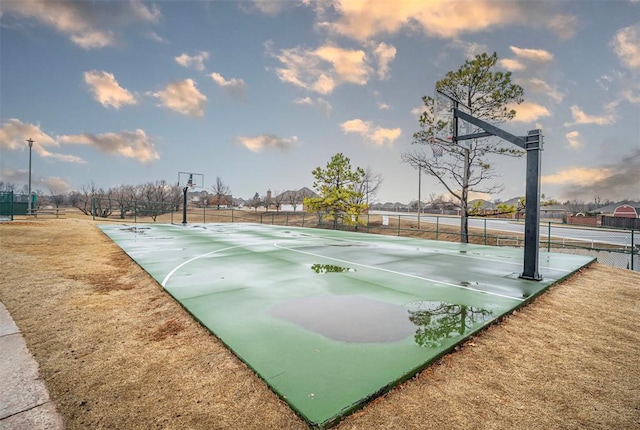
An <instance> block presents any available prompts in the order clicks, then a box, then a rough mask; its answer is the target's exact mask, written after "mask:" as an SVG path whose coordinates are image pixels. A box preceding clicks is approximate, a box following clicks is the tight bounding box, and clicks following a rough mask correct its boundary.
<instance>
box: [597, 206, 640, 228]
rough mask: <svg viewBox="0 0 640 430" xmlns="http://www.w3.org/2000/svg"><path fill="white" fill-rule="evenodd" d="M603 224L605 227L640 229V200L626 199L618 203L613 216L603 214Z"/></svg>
mask: <svg viewBox="0 0 640 430" xmlns="http://www.w3.org/2000/svg"><path fill="white" fill-rule="evenodd" d="M601 209H602V208H600V209H599V210H601ZM602 225H603V226H605V227H617V228H631V229H636V230H637V229H640V202H629V201H625V202H620V203H618V204H617V205H615V207H614V209H613V214H612V216H607V215H603V216H602Z"/></svg>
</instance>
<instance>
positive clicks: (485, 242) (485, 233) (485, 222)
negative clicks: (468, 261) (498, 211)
mask: <svg viewBox="0 0 640 430" xmlns="http://www.w3.org/2000/svg"><path fill="white" fill-rule="evenodd" d="M484 244H485V245H486V244H487V219H486V218H485V219H484Z"/></svg>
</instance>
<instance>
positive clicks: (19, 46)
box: [0, 0, 640, 203]
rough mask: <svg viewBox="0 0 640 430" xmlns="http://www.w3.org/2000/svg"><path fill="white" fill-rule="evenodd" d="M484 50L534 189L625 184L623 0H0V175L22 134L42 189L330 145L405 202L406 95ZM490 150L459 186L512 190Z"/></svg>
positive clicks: (295, 166) (15, 164) (237, 170)
mask: <svg viewBox="0 0 640 430" xmlns="http://www.w3.org/2000/svg"><path fill="white" fill-rule="evenodd" d="M484 52H486V53H488V54H492V53H493V52H496V53H497V55H498V57H499V62H498V64H497V65H496V68H495V71H502V72H512V80H513V81H514V82H515V83H517V84H519V85H521V86H522V87H523V89H524V99H525V101H524V102H523V103H522V104H520V105H517V106H514V109H516V111H517V114H516V117H515V118H514V120H512V121H510V122H509V123H506V124H502V125H501V127H502V128H504V129H505V130H507V131H509V132H511V133H513V134H516V135H526V134H527V131H528V130H532V129H537V128H540V129H542V133H543V135H544V151H543V155H542V173H543V176H542V192H543V193H544V194H545V195H546V196H547V197H548V198H554V199H557V200H560V201H565V200H574V199H579V200H583V201H585V202H591V201H593V200H594V199H595V198H596V197H599V198H600V199H602V200H605V199H611V200H621V199H625V198H631V199H638V200H640V0H618V1H616V0H605V1H598V0H589V1H586V0H585V1H572V0H562V1H553V0H549V1H537V0H535V1H534V0H529V1H496V0H473V1H471V0H464V1H455V0H432V1H426V0H424V1H410V0H398V1H386V0H353V1H347V0H290V1H271V0H263V1H156V2H146V1H144V2H143V1H138V0H132V1H109V2H108V1H50V0H2V2H1V3H0V180H2V181H5V182H12V183H15V184H17V185H18V186H19V187H20V186H22V185H23V184H26V183H27V181H28V163H29V149H28V145H27V143H26V140H27V139H30V138H31V139H33V140H34V141H35V143H34V144H33V152H32V182H33V188H34V189H38V190H40V191H41V192H43V193H45V194H49V193H63V192H67V191H70V190H79V189H81V188H82V187H83V186H87V185H89V184H91V183H93V184H95V185H96V186H98V187H103V188H105V189H107V188H109V187H115V186H118V185H120V184H132V185H136V184H141V183H146V182H150V181H156V180H166V181H167V182H169V183H175V182H177V181H178V172H193V173H201V174H203V175H204V184H197V185H198V186H199V187H200V186H201V187H202V188H203V189H208V190H211V187H212V185H213V184H214V182H215V180H216V177H220V178H221V179H222V181H223V182H224V183H225V184H227V185H228V186H229V187H230V188H231V191H232V193H233V195H234V197H242V198H251V197H252V196H253V195H254V194H255V193H256V192H258V193H259V194H261V195H264V194H266V191H267V190H268V189H270V190H272V192H279V191H285V190H289V189H299V188H302V187H305V186H306V187H310V188H311V187H312V185H313V176H312V174H311V171H312V170H313V169H315V168H316V167H318V166H322V167H324V166H325V165H326V163H327V162H328V161H329V160H330V159H331V157H332V156H333V155H334V154H336V153H338V152H341V153H343V154H344V155H345V156H347V157H349V158H350V159H351V165H352V166H353V167H362V168H370V169H371V170H372V171H373V172H375V173H379V174H380V175H382V177H383V183H382V186H381V187H380V190H379V192H378V195H377V197H376V199H375V200H377V201H379V202H387V201H392V202H396V201H399V202H403V203H407V202H409V201H411V200H415V199H417V198H418V172H417V171H416V170H415V169H413V168H412V167H410V166H408V165H407V164H404V163H402V161H401V154H402V153H404V152H406V151H410V150H413V149H416V148H418V146H417V145H416V144H414V143H413V134H414V133H415V132H417V131H419V129H420V127H419V124H418V118H419V116H420V113H421V112H422V111H423V110H424V109H423V105H422V96H424V95H433V91H434V84H435V82H436V81H438V80H439V79H442V78H443V77H444V76H445V74H446V73H447V72H448V71H451V70H457V69H458V68H459V67H460V66H462V65H463V64H464V62H465V61H467V60H470V59H473V58H474V56H475V55H478V54H481V53H484ZM505 145H507V146H508V145H509V144H505ZM491 161H492V163H493V166H494V168H495V170H496V172H497V173H498V174H499V177H498V178H496V179H494V180H493V182H491V183H490V184H497V185H502V190H501V191H500V192H499V193H496V194H492V195H481V194H478V195H476V196H475V197H483V198H486V199H489V200H497V199H501V200H507V199H510V198H512V197H517V196H522V195H524V190H525V166H526V163H525V159H524V158H521V159H518V158H516V159H513V158H509V157H496V158H495V159H492V160H491ZM445 192H446V191H445V189H444V187H443V186H442V185H440V184H439V183H438V182H437V180H436V179H435V178H433V177H429V176H426V175H423V176H422V179H421V196H422V198H423V200H428V196H429V195H433V194H435V195H438V194H444V193H445ZM472 197H473V196H472Z"/></svg>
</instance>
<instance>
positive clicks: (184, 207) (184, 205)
mask: <svg viewBox="0 0 640 430" xmlns="http://www.w3.org/2000/svg"><path fill="white" fill-rule="evenodd" d="M187 191H189V187H184V188H183V189H182V224H183V225H186V224H187Z"/></svg>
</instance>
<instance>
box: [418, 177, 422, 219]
mask: <svg viewBox="0 0 640 430" xmlns="http://www.w3.org/2000/svg"><path fill="white" fill-rule="evenodd" d="M421 188H422V165H421V164H419V165H418V230H420V212H422V206H421V205H422V204H421V203H420V200H421V199H422V196H421V192H422V190H421Z"/></svg>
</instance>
